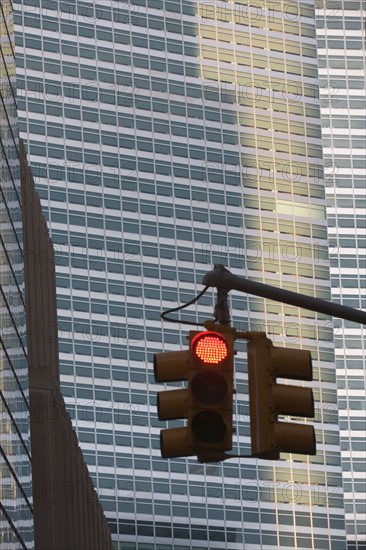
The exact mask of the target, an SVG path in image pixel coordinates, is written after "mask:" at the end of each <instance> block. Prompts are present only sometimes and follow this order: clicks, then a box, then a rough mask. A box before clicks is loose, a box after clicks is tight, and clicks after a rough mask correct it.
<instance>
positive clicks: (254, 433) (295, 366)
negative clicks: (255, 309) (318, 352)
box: [247, 337, 316, 460]
mask: <svg viewBox="0 0 366 550" xmlns="http://www.w3.org/2000/svg"><path fill="white" fill-rule="evenodd" d="M247 349H248V377H249V408H250V430H251V441H252V453H253V455H254V456H257V457H259V458H267V459H272V460H277V459H278V458H279V456H280V452H281V451H283V452H289V453H299V454H308V455H315V454H316V442H315V431H314V427H313V426H309V425H306V424H299V423H294V422H284V421H279V420H278V415H291V416H301V417H302V416H303V417H314V399H313V392H312V390H311V389H310V388H303V387H299V386H290V385H286V384H277V378H290V379H294V380H308V381H311V380H312V379H313V377H312V361H311V354H310V352H309V351H305V350H298V349H288V348H279V347H275V346H273V344H272V342H271V340H269V339H268V338H266V337H264V338H260V339H258V340H255V341H251V342H249V343H248V347H247Z"/></svg>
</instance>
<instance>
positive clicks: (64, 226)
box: [16, 0, 345, 550]
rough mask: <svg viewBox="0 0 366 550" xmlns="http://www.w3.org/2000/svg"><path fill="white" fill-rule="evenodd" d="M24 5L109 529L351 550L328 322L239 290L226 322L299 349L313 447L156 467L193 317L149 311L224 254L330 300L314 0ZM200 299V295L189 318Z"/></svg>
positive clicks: (84, 422)
mask: <svg viewBox="0 0 366 550" xmlns="http://www.w3.org/2000/svg"><path fill="white" fill-rule="evenodd" d="M16 6H17V19H16V20H17V60H18V90H19V105H20V109H21V113H22V135H23V137H24V139H25V141H26V144H27V148H28V152H29V154H30V161H31V165H32V169H33V172H34V174H35V177H36V179H37V184H38V190H39V193H40V195H41V198H42V205H43V208H44V213H45V215H46V216H47V218H48V221H49V226H50V230H51V234H52V239H53V241H54V243H55V245H56V249H57V264H58V265H57V284H58V307H59V335H60V352H61V356H60V359H61V362H60V368H61V380H62V387H63V392H64V396H65V399H66V401H67V403H68V406H69V408H70V412H72V413H73V415H74V425H75V427H76V429H77V433H78V437H79V439H80V441H81V444H82V448H83V451H84V456H85V459H86V461H87V462H88V465H89V469H90V472H91V473H92V475H93V477H94V480H95V483H96V486H97V487H98V491H99V494H100V496H101V499H102V503H103V506H104V509H105V512H106V515H107V517H108V520H109V524H110V526H111V529H112V532H113V533H114V539H115V540H116V541H121V543H122V541H123V544H121V547H123V548H124V549H125V548H129V549H132V548H138V549H139V550H141V549H148V550H151V549H152V548H156V549H159V550H161V549H163V548H164V549H166V550H168V549H171V548H174V549H175V550H177V549H185V548H190V549H191V550H192V549H196V548H207V547H208V548H230V549H232V550H235V549H236V548H237V549H242V548H243V546H244V547H245V548H253V549H254V548H258V549H259V548H263V549H269V548H286V547H288V548H298V549H303V548H314V549H320V548H324V549H328V548H332V550H336V549H339V550H343V549H344V544H345V532H344V510H343V496H342V488H341V464H340V450H339V431H338V417H337V406H336V385H335V373H334V349H333V344H332V341H331V338H332V325H331V323H330V321H329V319H327V318H325V317H324V316H322V315H315V314H313V313H309V312H306V311H299V310H298V309H296V308H293V307H290V306H285V305H282V304H277V303H273V302H270V301H266V300H262V299H258V298H254V297H247V296H245V295H233V297H232V299H231V306H232V314H233V319H234V322H235V324H236V325H237V326H238V327H240V328H243V329H244V328H248V327H249V328H251V329H256V328H258V327H261V329H262V330H266V331H267V332H268V333H269V334H270V336H271V337H272V338H273V339H274V341H275V342H276V343H277V344H280V345H289V346H291V347H303V348H304V349H309V350H311V352H312V355H313V359H314V374H315V382H314V384H313V386H314V390H315V394H316V400H317V416H316V429H317V439H318V454H317V456H316V457H313V458H304V457H302V456H298V455H291V456H288V455H287V456H286V455H283V460H282V461H280V462H276V463H274V462H269V461H267V462H266V461H256V460H253V459H249V460H248V459H247V460H242V461H238V460H232V461H228V462H225V463H223V464H217V465H213V464H210V465H205V466H204V465H200V464H197V461H196V460H195V459H192V458H190V459H174V460H169V461H166V460H162V459H161V457H160V451H159V431H160V428H161V427H162V426H161V423H160V422H158V421H157V416H156V409H155V395H156V392H157V391H158V390H160V389H162V388H161V386H159V385H157V384H155V383H154V380H153V370H152V356H153V354H154V353H155V352H158V351H162V350H163V349H165V350H168V349H171V350H176V349H180V347H181V346H183V345H185V338H184V337H185V335H186V332H185V330H186V327H184V326H182V327H180V326H179V325H178V327H177V325H169V324H167V323H162V321H161V320H160V312H161V311H162V310H163V309H167V308H169V307H174V306H175V305H177V304H178V303H183V302H187V301H188V300H190V299H191V298H192V297H193V296H194V295H195V294H197V293H198V291H199V290H201V288H202V287H201V279H202V276H203V275H204V273H205V272H206V271H208V270H210V269H211V266H212V264H213V263H215V262H219V263H225V264H226V265H227V266H228V267H229V268H230V269H232V270H233V271H235V272H236V273H240V274H243V275H246V276H247V277H249V278H253V279H255V280H260V281H263V282H267V283H272V284H274V285H278V286H283V287H284V288H288V289H290V290H296V291H299V292H302V293H305V294H310V295H316V296H318V297H323V298H328V297H329V295H330V285H329V267H328V263H327V253H326V251H327V221H326V215H325V198H324V182H323V165H322V151H321V128H320V114H319V101H318V81H317V58H316V57H317V53H316V34H315V16H314V5H313V2H300V3H299V2H292V1H287V0H286V2H278V3H275V4H274V3H272V2H271V3H269V2H268V3H267V2H264V3H262V7H258V5H257V4H253V3H251V2H244V3H242V4H239V3H237V4H232V3H222V4H221V3H220V4H212V3H208V4H197V3H193V2H188V1H187V0H184V1H182V3H180V2H179V3H178V2H176V1H167V2H164V3H163V2H162V1H161V0H148V3H147V4H146V3H145V2H143V1H136V2H131V3H130V4H122V3H120V2H114V1H111V0H104V1H103V2H102V1H100V2H94V3H90V2H81V1H77V2H56V1H49V0H47V1H40V2H34V1H32V2H31V1H29V2H28V0H26V1H24V2H22V3H18V4H16ZM212 307H213V296H212V294H211V293H210V294H209V295H208V296H207V297H204V298H203V299H202V300H201V301H200V302H199V307H198V308H197V309H196V310H193V311H192V312H185V313H181V319H184V320H189V319H193V320H194V321H197V320H202V321H203V320H205V319H208V318H211V317H212ZM238 351H239V353H238V355H237V358H236V373H237V374H236V386H237V390H238V393H237V403H236V405H237V414H236V429H237V434H238V439H239V444H240V445H239V446H240V451H241V452H243V453H244V454H248V452H249V450H250V445H249V429H248V416H247V405H248V402H247V393H248V387H247V374H246V356H245V348H244V346H242V345H241V346H240V345H238ZM172 425H174V423H172ZM151 541H153V542H151Z"/></svg>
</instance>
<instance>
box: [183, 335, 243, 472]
mask: <svg viewBox="0 0 366 550" xmlns="http://www.w3.org/2000/svg"><path fill="white" fill-rule="evenodd" d="M234 342H235V329H233V328H232V327H230V326H228V325H216V326H215V329H214V330H209V331H206V332H200V333H198V334H196V335H195V336H194V337H193V338H192V340H191V343H190V350H191V354H192V363H191V367H190V370H189V375H188V390H189V409H188V437H189V443H190V445H191V446H192V447H194V448H195V450H196V454H197V455H198V456H199V458H200V459H201V460H202V461H204V457H205V455H210V454H212V453H215V452H217V453H220V452H221V453H222V452H225V451H229V450H231V449H232V438H233V394H234V353H235V352H234Z"/></svg>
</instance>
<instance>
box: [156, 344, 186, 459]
mask: <svg viewBox="0 0 366 550" xmlns="http://www.w3.org/2000/svg"><path fill="white" fill-rule="evenodd" d="M190 362H191V353H190V350H186V351H170V352H169V351H168V352H164V353H157V354H155V355H154V375H155V381H156V382H178V381H184V380H187V379H188V371H189V367H190ZM157 409H158V418H159V420H176V419H178V418H187V416H188V389H185V388H182V389H178V390H169V391H165V392H159V393H158V394H157ZM160 449H161V455H162V457H163V458H173V457H178V456H191V455H193V454H195V453H194V450H193V449H192V448H190V446H189V444H188V429H187V427H181V428H169V429H165V430H162V431H161V432H160Z"/></svg>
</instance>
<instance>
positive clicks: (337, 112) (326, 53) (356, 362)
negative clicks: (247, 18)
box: [318, 1, 366, 549]
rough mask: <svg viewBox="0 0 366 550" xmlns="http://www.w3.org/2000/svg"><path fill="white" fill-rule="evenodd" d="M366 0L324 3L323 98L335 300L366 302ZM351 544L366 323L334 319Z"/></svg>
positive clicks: (360, 483) (356, 516) (362, 499)
mask: <svg viewBox="0 0 366 550" xmlns="http://www.w3.org/2000/svg"><path fill="white" fill-rule="evenodd" d="M365 16H366V4H365V2H348V1H344V2H336V3H335V4H333V5H332V6H330V5H329V6H328V9H326V10H322V9H319V14H318V46H319V76H320V83H321V87H320V89H321V98H322V122H323V141H324V160H325V163H326V171H327V177H326V180H325V181H326V196H327V202H328V209H327V211H328V215H327V217H328V223H329V230H328V232H329V243H330V259H331V281H332V299H333V300H335V301H340V302H341V303H343V304H345V305H349V306H351V307H356V308H363V309H365V308H366V303H365V274H366V259H365V247H366V238H365V227H366V221H365V220H366V196H365V189H366V179H365V174H366V161H365V152H366V151H365V149H366V144H365V128H366V117H365V26H364V23H365ZM335 344H336V351H335V354H336V366H337V371H336V372H337V384H338V403H339V408H340V413H339V414H340V430H341V431H340V434H341V445H342V466H343V487H344V498H345V511H346V526H347V544H348V546H347V548H349V549H359V548H365V544H366V529H365V514H366V484H365V481H364V477H365V476H364V472H365V469H366V456H365V452H366V448H365V439H364V431H365V367H366V365H365V349H364V346H365V329H364V328H361V327H359V326H357V325H355V324H354V323H350V322H347V321H337V322H336V325H335Z"/></svg>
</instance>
